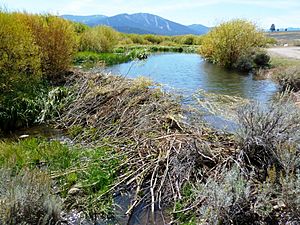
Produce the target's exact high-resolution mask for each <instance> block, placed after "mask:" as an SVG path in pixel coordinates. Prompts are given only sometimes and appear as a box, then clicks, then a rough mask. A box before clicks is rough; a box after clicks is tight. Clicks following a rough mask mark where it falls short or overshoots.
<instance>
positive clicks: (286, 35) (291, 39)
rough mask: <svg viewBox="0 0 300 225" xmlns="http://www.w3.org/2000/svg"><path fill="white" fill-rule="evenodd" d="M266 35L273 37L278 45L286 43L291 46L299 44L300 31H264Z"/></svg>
mask: <svg viewBox="0 0 300 225" xmlns="http://www.w3.org/2000/svg"><path fill="white" fill-rule="evenodd" d="M266 35H267V36H268V37H271V38H274V39H276V40H277V41H278V44H279V45H283V44H288V45H292V46H300V31H286V32H273V33H270V32H269V33H266Z"/></svg>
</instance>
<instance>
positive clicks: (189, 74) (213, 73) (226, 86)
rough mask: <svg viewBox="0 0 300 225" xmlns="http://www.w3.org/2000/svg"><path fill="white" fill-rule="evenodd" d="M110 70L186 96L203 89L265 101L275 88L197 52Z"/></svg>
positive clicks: (120, 66) (167, 54)
mask: <svg viewBox="0 0 300 225" xmlns="http://www.w3.org/2000/svg"><path fill="white" fill-rule="evenodd" d="M109 70H110V71H111V72H112V73H114V74H122V75H126V76H127V77H131V78H134V77H138V76H145V77H148V78H150V79H152V80H153V81H155V82H158V83H161V84H164V85H165V86H166V87H168V88H175V89H179V90H181V91H183V93H184V94H186V95H192V94H193V93H194V92H196V91H197V90H198V89H203V90H205V91H207V92H212V93H216V94H225V95H232V96H239V97H243V98H247V99H253V100H257V101H260V102H263V103H264V102H267V101H268V100H269V99H270V98H271V96H272V95H273V94H274V93H275V92H276V91H277V90H278V87H277V86H276V84H275V83H273V82H272V81H270V80H254V79H253V77H252V76H251V75H247V74H241V73H238V72H235V71H229V70H224V69H223V68H221V67H218V66H215V65H212V64H210V63H207V62H205V61H204V60H203V59H202V58H201V57H200V56H199V55H198V54H182V53H181V54H179V53H166V54H156V55H151V56H150V57H149V58H148V59H147V60H146V61H144V62H129V63H124V64H120V65H116V66H114V67H111V68H109Z"/></svg>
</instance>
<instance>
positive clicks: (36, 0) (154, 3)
mask: <svg viewBox="0 0 300 225" xmlns="http://www.w3.org/2000/svg"><path fill="white" fill-rule="evenodd" d="M0 7H2V8H6V9H8V10H12V11H15V10H18V11H23V10H26V11H27V12H31V13H53V14H57V15H63V14H73V15H106V16H114V15H116V14H120V13H129V14H131V13H139V12H143V13H152V14H155V15H158V16H161V17H164V18H166V19H169V20H172V21H175V22H178V23H181V24H185V25H190V24H203V25H206V26H216V25H218V24H219V23H221V22H224V21H228V20H230V19H235V18H243V19H248V20H251V21H253V22H255V23H256V24H257V25H258V26H259V27H261V28H263V29H268V28H270V26H271V24H272V23H274V24H275V25H276V28H286V27H300V0H285V1H283V0H181V1H178V0H177V1H174V0H139V1H137V0H136V1H133V0H51V1H43V0H0Z"/></svg>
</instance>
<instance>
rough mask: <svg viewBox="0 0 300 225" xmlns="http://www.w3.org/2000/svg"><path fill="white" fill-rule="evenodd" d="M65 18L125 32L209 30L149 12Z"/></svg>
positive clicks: (163, 33)
mask: <svg viewBox="0 0 300 225" xmlns="http://www.w3.org/2000/svg"><path fill="white" fill-rule="evenodd" d="M62 17H63V18H65V19H69V20H72V21H75V22H82V23H85V24H86V25H89V26H96V25H106V26H110V27H113V28H114V29H116V30H118V31H120V32H123V33H136V34H158V35H170V36H172V35H185V34H195V35H199V34H204V33H207V31H208V30H209V28H208V27H205V26H203V25H195V26H194V25H192V26H194V27H193V28H194V29H192V28H190V27H188V26H185V25H182V24H179V23H176V22H173V21H170V20H167V19H164V18H162V17H160V16H156V15H153V14H148V13H136V14H131V15H130V14H119V15H116V16H112V17H105V16H100V15H97V16H71V15H63V16H62Z"/></svg>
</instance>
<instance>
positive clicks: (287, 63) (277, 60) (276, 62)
mask: <svg viewBox="0 0 300 225" xmlns="http://www.w3.org/2000/svg"><path fill="white" fill-rule="evenodd" d="M297 65H300V60H298V59H290V58H284V57H278V56H272V57H271V66H272V67H275V68H277V67H284V68H286V67H291V66H297Z"/></svg>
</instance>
